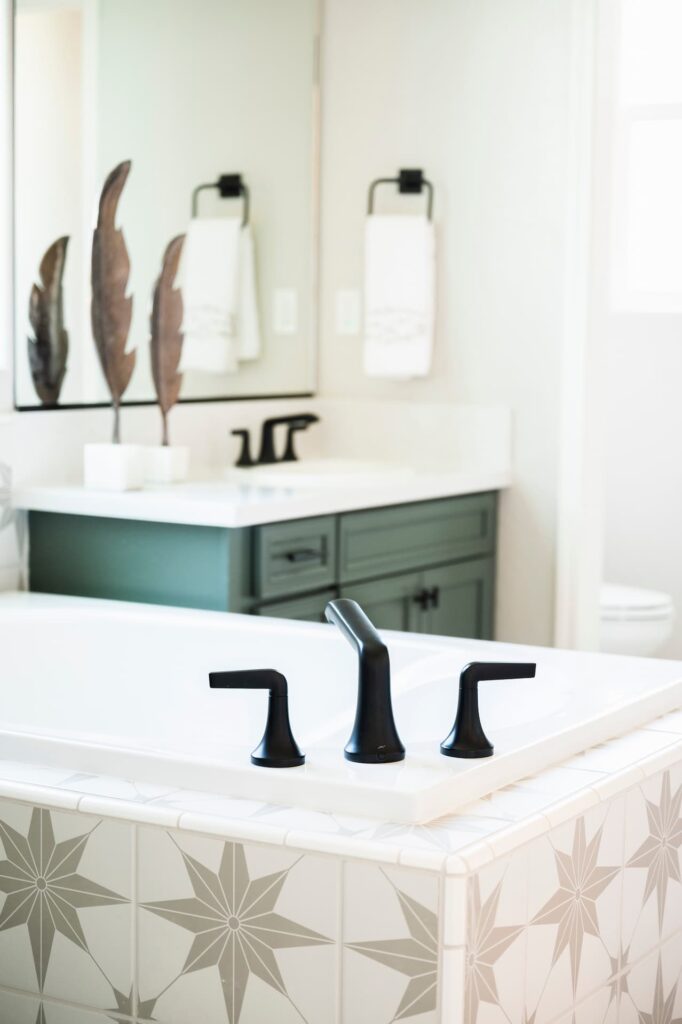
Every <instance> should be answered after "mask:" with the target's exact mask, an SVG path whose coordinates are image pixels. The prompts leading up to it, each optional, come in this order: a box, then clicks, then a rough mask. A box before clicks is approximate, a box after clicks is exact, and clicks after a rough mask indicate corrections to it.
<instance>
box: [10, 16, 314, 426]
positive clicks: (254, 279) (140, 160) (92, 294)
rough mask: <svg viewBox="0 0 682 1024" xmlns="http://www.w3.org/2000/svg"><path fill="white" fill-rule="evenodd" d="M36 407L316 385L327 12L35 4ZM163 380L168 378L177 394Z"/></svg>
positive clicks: (23, 376)
mask: <svg viewBox="0 0 682 1024" xmlns="http://www.w3.org/2000/svg"><path fill="white" fill-rule="evenodd" d="M15 33H16V71H15V79H16V81H15V85H16V89H15V104H16V108H15V123H16V147H15V172H16V174H15V176H16V273H15V282H16V284H15V289H16V294H15V299H16V316H15V321H16V331H15V352H16V359H15V364H16V371H15V377H16V380H15V391H16V404H17V405H18V406H19V407H27V406H28V407H32V406H40V405H43V406H54V405H57V404H59V405H73V404H90V403H100V402H108V401H110V400H112V399H113V402H114V406H116V405H117V403H119V402H122V403H125V402H130V401H148V400H154V399H155V397H156V395H157V394H158V392H159V386H158V385H159V382H158V379H156V378H157V377H158V373H159V372H160V371H159V369H158V367H157V368H156V369H155V367H154V357H153V352H154V343H155V339H156V340H157V341H158V339H159V338H161V337H162V336H163V337H162V341H163V345H162V348H163V350H164V352H165V353H166V357H167V359H166V361H167V363H169V365H167V366H166V367H165V368H164V372H165V374H166V384H168V381H170V383H171V386H173V387H175V388H176V389H177V392H178V396H179V400H180V401H182V400H183V399H185V400H191V399H205V398H224V397H254V396H267V395H275V394H276V395H289V394H303V393H308V392H310V391H311V390H312V389H313V386H314V379H313V360H312V351H313V344H314V337H313V333H314V309H313V284H314V272H313V256H314V250H313V239H314V236H315V220H316V209H315V202H314V197H315V195H316V180H315V176H316V171H315V163H314V160H313V153H314V152H315V150H316V131H317V126H316V119H315V111H316V106H317V104H316V84H315V75H316V66H315V53H316V38H317V36H316V34H317V4H316V0H286V2H284V3H283V2H282V0H197V2H195V3H192V4H187V3H186V2H184V0H145V2H144V3H139V0H18V2H17V7H16V19H15ZM162 385H163V382H162Z"/></svg>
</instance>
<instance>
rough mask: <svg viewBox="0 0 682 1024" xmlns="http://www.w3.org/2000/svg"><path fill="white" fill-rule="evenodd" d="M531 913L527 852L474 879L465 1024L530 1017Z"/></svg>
mask: <svg viewBox="0 0 682 1024" xmlns="http://www.w3.org/2000/svg"><path fill="white" fill-rule="evenodd" d="M527 914H528V855H527V851H525V850H521V851H518V852H517V853H515V854H513V855H511V856H509V857H505V858H503V859H502V860H501V861H498V862H496V863H494V864H491V865H489V866H488V867H486V868H483V869H482V870H481V871H479V872H478V873H477V874H475V875H474V876H473V877H472V878H471V879H470V881H469V894H468V911H467V918H468V920H467V933H468V937H467V947H466V960H465V975H464V985H465V990H464V996H465V1006H464V1020H465V1024H498V1022H499V1024H503V1022H504V1021H508V1020H518V1021H521V1020H522V1019H523V1017H524V1015H526V1014H525V1006H524V1004H525V980H524V974H525V955H526V934H525V933H526V921H527Z"/></svg>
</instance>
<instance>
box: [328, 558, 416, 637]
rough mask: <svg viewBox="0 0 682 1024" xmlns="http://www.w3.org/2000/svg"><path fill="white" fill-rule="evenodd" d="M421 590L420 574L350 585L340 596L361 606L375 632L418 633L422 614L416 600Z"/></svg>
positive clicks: (407, 574) (408, 574) (344, 588)
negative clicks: (379, 630)
mask: <svg viewBox="0 0 682 1024" xmlns="http://www.w3.org/2000/svg"><path fill="white" fill-rule="evenodd" d="M421 590H422V574H421V573H418V572H411V573H405V574H403V575H401V576H388V577H385V578H384V579H381V580H373V581H372V582H371V583H356V584H349V585H348V586H346V587H343V588H342V590H341V597H350V598H352V599H353V600H354V601H357V602H358V604H360V605H362V607H363V608H364V610H365V612H366V613H367V615H368V616H369V618H370V619H371V620H372V622H373V623H374V625H375V626H376V627H377V629H399V630H403V631H405V632H410V633H414V632H418V631H420V626H421V618H420V616H421V615H422V612H421V611H420V608H419V605H418V603H417V602H418V597H419V594H420V591H421Z"/></svg>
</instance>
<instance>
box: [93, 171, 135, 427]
mask: <svg viewBox="0 0 682 1024" xmlns="http://www.w3.org/2000/svg"><path fill="white" fill-rule="evenodd" d="M130 168H131V162H130V160H125V161H124V162H123V163H121V164H119V165H118V167H115V168H114V170H113V171H112V172H111V174H110V175H109V177H108V178H107V180H106V181H105V183H104V188H103V189H102V194H101V196H100V200H99V212H98V215H97V227H96V228H95V233H94V235H93V239H92V274H91V283H92V305H91V316H92V334H93V337H94V339H95V345H96V347H97V353H98V355H99V360H100V363H101V365H102V372H103V373H104V376H105V378H106V382H107V385H108V387H109V391H110V392H111V402H112V405H113V407H114V438H113V439H114V442H115V443H118V442H119V441H120V440H121V432H120V409H121V398H122V397H123V394H124V392H125V390H126V388H127V387H128V384H129V383H130V378H131V376H132V373H133V369H134V368H135V352H126V344H127V342H128V332H129V331H130V321H131V318H132V314H133V299H132V296H128V295H126V290H127V287H128V276H129V274H130V260H129V258H128V250H127V248H126V243H125V239H124V237H123V232H122V231H121V230H120V229H118V228H117V227H116V212H117V210H118V203H119V200H120V198H121V193H122V192H123V188H124V186H125V183H126V181H127V180H128V175H129V174H130Z"/></svg>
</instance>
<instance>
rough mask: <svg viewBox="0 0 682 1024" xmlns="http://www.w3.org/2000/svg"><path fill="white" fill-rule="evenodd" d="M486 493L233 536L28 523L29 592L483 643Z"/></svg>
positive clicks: (106, 524)
mask: <svg viewBox="0 0 682 1024" xmlns="http://www.w3.org/2000/svg"><path fill="white" fill-rule="evenodd" d="M496 510H497V495H496V494H495V493H485V494H475V495H466V496H464V497H457V498H440V499H437V500H434V501H423V502H415V503H412V504H408V505H396V506H390V507H388V508H378V509H369V510H363V511H359V512H347V513H339V514H333V515H324V516H316V517H314V518H309V519H298V520H290V521H287V522H280V523H268V524H264V525H262V526H253V527H244V528H239V529H233V528H224V527H216V526H203V525H196V524H186V525H184V524H174V523H154V522H142V521H138V520H131V519H113V518H104V517H94V516H81V515H72V514H64V513H56V512H37V511H31V512H30V513H29V531H30V559H29V564H30V583H31V589H32V590H35V591H42V592H47V593H60V594H73V595H80V596H85V597H104V598H114V599H118V600H127V601H143V602H147V603H153V604H166V605H176V606H181V607H190V608H205V609H210V610H218V611H236V612H246V613H251V614H256V615H272V616H275V617H278V618H290V619H299V620H303V621H310V622H320V621H322V620H323V618H324V608H325V605H326V604H327V602H328V601H330V600H332V599H333V598H334V597H337V596H342V597H351V598H354V599H355V600H357V601H359V602H360V603H361V604H362V605H363V607H364V608H365V609H366V611H367V614H368V615H369V616H370V618H371V619H372V620H373V621H374V622H375V623H376V624H377V626H379V627H380V628H384V629H398V630H407V631H410V632H416V633H436V634H440V635H446V636H447V635H451V636H468V637H481V638H483V639H487V638H490V637H491V636H492V630H493V599H494V578H495V543H496Z"/></svg>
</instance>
